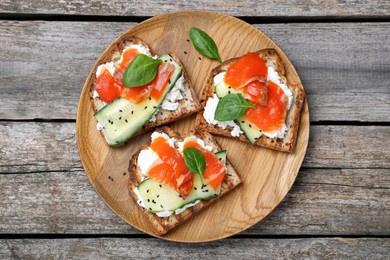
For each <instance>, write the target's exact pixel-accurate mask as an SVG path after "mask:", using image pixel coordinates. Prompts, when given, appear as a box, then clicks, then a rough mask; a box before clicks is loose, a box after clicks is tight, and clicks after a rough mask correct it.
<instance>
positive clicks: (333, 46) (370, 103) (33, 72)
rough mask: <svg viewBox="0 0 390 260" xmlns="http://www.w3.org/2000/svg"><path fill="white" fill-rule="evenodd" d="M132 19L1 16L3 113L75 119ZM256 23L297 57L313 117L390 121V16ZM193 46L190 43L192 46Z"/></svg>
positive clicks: (11, 116) (6, 115)
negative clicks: (93, 75)
mask: <svg viewBox="0 0 390 260" xmlns="http://www.w3.org/2000/svg"><path fill="white" fill-rule="evenodd" d="M15 4H16V3H15ZM134 25H135V23H114V22H105V23H104V28H107V30H106V31H105V33H101V30H102V23H97V22H44V21H24V22H19V21H0V42H3V43H4V44H2V45H0V56H1V57H2V62H1V64H0V80H1V84H0V90H1V93H2V94H1V100H2V104H3V105H2V106H1V107H0V118H1V119H31V118H46V119H57V118H60V119H75V116H76V110H77V104H78V98H79V94H80V91H81V88H82V85H83V83H84V81H85V78H86V77H87V74H88V72H89V70H90V69H91V68H92V66H93V64H94V62H95V61H96V59H97V58H98V57H99V55H100V54H101V53H102V52H103V50H104V49H105V48H106V47H107V46H108V44H109V43H110V42H112V41H113V40H114V39H115V38H116V37H118V36H119V35H120V34H121V33H123V32H124V31H126V30H127V29H129V28H131V27H132V26H134ZM255 27H256V28H258V29H260V30H262V31H264V33H266V34H267V35H268V36H270V37H271V38H272V39H273V40H274V41H275V42H276V43H277V44H278V45H279V46H280V47H281V48H282V50H283V51H284V52H285V53H286V54H287V55H288V56H289V58H290V59H291V60H292V62H293V64H294V66H295V68H296V69H297V71H298V73H299V75H300V78H301V80H302V82H303V84H304V87H305V90H306V93H307V96H308V100H309V105H310V111H311V121H321V120H340V121H341V120H345V121H385V122H389V121H390V113H388V111H390V103H389V102H388V100H390V88H389V78H388V75H389V73H390V57H389V55H388V54H389V53H390V52H389V49H388V46H390V37H389V35H390V24H389V23H341V24H335V23H330V24H258V25H255ZM319 42H320V43H321V44H318V43H319ZM59 50H61V51H59ZM194 51H195V50H194V49H193V48H192V47H191V46H189V48H188V50H187V52H194ZM229 57H230V56H228V54H222V58H223V59H226V58H229ZM340 57H343V58H340ZM48 90H50V91H48ZM37 101H38V102H37ZM361 104H365V109H362V107H361Z"/></svg>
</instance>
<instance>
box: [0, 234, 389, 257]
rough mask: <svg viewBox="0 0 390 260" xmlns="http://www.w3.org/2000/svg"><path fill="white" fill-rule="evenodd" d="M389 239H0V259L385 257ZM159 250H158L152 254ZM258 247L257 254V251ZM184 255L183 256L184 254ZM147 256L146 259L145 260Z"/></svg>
mask: <svg viewBox="0 0 390 260" xmlns="http://www.w3.org/2000/svg"><path fill="white" fill-rule="evenodd" d="M389 240H390V239H388V238H387V239H378V238H318V239H312V238H301V239H248V238H246V239H227V240H224V241H219V242H212V243H209V244H177V243H176V244H173V243H169V242H166V241H161V240H156V239H134V238H96V239H66V240H60V241H59V240H49V239H42V240H36V239H23V240H22V239H20V240H19V239H18V240H8V241H0V257H2V258H15V259H30V258H34V257H36V258H40V259H57V258H61V259H62V258H64V259H103V258H110V259H118V258H128V257H129V256H131V257H132V258H139V259H144V258H146V259H155V258H157V259H197V258H201V259H226V257H229V256H230V257H231V256H233V255H234V256H236V257H240V258H242V259H259V258H264V259H286V258H287V259H291V258H294V259H301V258H304V259H312V258H314V259H348V258H349V257H350V256H351V255H354V256H358V257H356V258H357V259H386V258H387V256H388V251H389V250H390V243H389V242H390V241H389ZM156 248H158V250H156ZM259 248H261V254H260V253H259ZM183 252H185V254H184V253H183ZM145 256H147V257H145Z"/></svg>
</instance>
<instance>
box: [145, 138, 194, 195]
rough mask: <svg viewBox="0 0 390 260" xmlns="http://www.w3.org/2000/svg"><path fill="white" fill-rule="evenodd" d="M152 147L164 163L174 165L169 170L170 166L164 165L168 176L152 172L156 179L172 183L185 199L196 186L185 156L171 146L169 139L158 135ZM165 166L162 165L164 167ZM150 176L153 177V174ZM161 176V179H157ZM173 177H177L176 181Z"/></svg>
mask: <svg viewBox="0 0 390 260" xmlns="http://www.w3.org/2000/svg"><path fill="white" fill-rule="evenodd" d="M150 147H151V148H152V150H153V151H154V152H156V153H157V154H158V156H159V157H160V159H161V160H162V161H163V162H164V164H167V165H169V166H171V167H172V169H173V171H170V170H168V167H166V166H164V173H165V174H167V175H168V176H163V177H161V176H160V175H158V174H154V172H153V173H152V175H153V176H154V178H155V180H157V181H161V182H164V181H169V183H171V186H172V187H173V188H175V189H176V190H177V192H179V194H180V195H181V196H182V198H183V199H185V198H186V197H187V196H188V194H190V192H191V191H192V188H193V187H194V184H193V179H194V174H192V173H191V172H190V171H189V170H188V168H187V166H186V164H185V162H184V158H183V156H182V155H181V154H180V152H179V151H178V150H176V149H175V148H174V147H172V146H170V145H169V143H168V141H167V140H166V139H165V138H164V137H161V136H160V137H157V138H156V139H154V140H153V142H152V143H151V145H150ZM162 167H163V166H161V168H162ZM148 176H149V177H151V178H153V177H152V176H150V175H149V173H148ZM156 178H160V179H156ZM172 179H175V182H176V183H175V184H174V181H171V180H172Z"/></svg>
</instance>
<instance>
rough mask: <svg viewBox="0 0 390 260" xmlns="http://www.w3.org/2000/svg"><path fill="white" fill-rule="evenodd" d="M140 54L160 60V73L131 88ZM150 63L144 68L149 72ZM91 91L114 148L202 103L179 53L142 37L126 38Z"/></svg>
mask: <svg viewBox="0 0 390 260" xmlns="http://www.w3.org/2000/svg"><path fill="white" fill-rule="evenodd" d="M137 56H143V57H147V59H149V60H152V61H159V62H160V63H159V64H158V66H157V69H156V71H155V76H154V77H153V78H151V81H149V82H147V83H146V84H143V85H140V86H131V87H129V86H126V85H125V84H124V77H125V76H124V75H125V74H129V75H130V76H131V73H132V71H131V70H129V71H127V70H128V67H129V65H130V64H131V63H132V61H134V60H135V59H136V58H137ZM148 69H149V67H148V68H147V69H145V70H144V71H143V72H144V73H145V74H148V72H150V71H148ZM93 77H94V78H93V79H92V80H93V82H94V83H93V84H91V87H90V90H89V94H90V98H91V100H92V106H93V109H94V112H95V114H94V117H95V118H96V120H97V126H96V127H97V130H99V131H100V132H101V134H102V136H103V137H104V139H105V140H106V141H107V144H108V145H110V146H119V145H122V144H124V143H125V142H126V141H127V140H128V139H130V138H131V137H132V136H135V135H139V134H141V133H143V132H145V131H148V130H150V129H153V128H155V127H157V126H161V125H163V124H167V123H169V122H172V121H175V120H177V119H179V118H183V117H185V116H188V115H190V114H192V113H195V112H197V111H198V110H199V109H200V108H201V107H200V104H199V102H198V99H197V97H196V95H195V92H194V90H193V87H192V85H191V82H190V80H189V78H188V75H187V72H186V71H185V69H184V66H183V64H182V63H181V62H180V60H179V59H178V58H177V57H176V56H175V55H174V54H173V53H167V54H162V55H160V56H158V55H156V54H155V53H154V52H153V50H152V49H151V48H150V47H149V46H148V45H147V44H146V43H145V42H144V41H143V40H141V39H140V38H138V37H135V36H131V37H127V38H123V39H121V40H120V41H119V42H118V43H117V44H116V45H115V46H114V47H113V48H112V50H111V51H110V52H109V53H108V55H106V57H104V58H103V60H102V63H101V64H99V65H98V66H97V68H96V71H95V73H94V75H93Z"/></svg>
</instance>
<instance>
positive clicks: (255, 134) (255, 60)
mask: <svg viewBox="0 0 390 260" xmlns="http://www.w3.org/2000/svg"><path fill="white" fill-rule="evenodd" d="M206 84H207V85H206V88H205V89H204V91H203V94H202V99H201V101H202V106H203V107H204V109H203V110H202V111H201V112H199V113H198V115H197V118H196V130H197V131H205V132H209V133H212V134H216V135H221V136H225V137H230V138H234V139H236V140H240V141H243V142H248V143H250V144H252V145H258V146H262V147H266V148H270V149H274V150H278V151H283V152H293V151H294V149H295V145H296V139H297V135H298V128H299V120H300V114H301V110H302V106H303V102H304V99H305V92H304V89H303V87H302V85H292V84H289V83H288V82H287V78H286V76H285V68H284V65H283V63H282V60H281V58H280V57H279V55H278V54H277V52H276V50H274V49H263V50H260V51H257V52H249V53H247V54H245V55H243V56H241V57H237V58H232V59H229V60H227V61H225V62H223V63H222V64H220V65H219V66H217V67H216V68H215V69H213V70H212V71H211V73H210V75H209V77H208V79H207V83H206Z"/></svg>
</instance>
